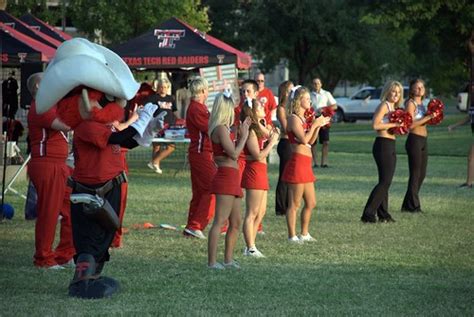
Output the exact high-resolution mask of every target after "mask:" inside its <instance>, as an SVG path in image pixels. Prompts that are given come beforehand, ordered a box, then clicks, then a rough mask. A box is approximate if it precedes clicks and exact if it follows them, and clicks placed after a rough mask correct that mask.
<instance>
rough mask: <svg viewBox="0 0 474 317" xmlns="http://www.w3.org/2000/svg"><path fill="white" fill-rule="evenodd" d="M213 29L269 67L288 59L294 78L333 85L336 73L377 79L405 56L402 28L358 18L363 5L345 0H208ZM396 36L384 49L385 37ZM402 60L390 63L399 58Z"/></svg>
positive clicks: (399, 64) (398, 67) (337, 78)
mask: <svg viewBox="0 0 474 317" xmlns="http://www.w3.org/2000/svg"><path fill="white" fill-rule="evenodd" d="M205 3H206V4H207V5H208V6H209V15H210V18H211V20H212V22H213V34H215V35H216V36H219V37H220V38H222V39H223V40H225V41H228V42H229V43H231V44H234V45H236V46H238V47H239V48H242V49H248V50H250V51H251V52H252V55H253V56H255V57H257V58H260V59H261V60H262V65H260V68H262V69H264V70H269V69H271V68H273V67H274V66H275V65H276V64H278V63H279V62H280V60H281V59H287V60H288V61H289V67H290V70H291V72H292V73H296V76H294V77H296V79H297V81H298V83H301V84H304V83H309V81H310V80H311V79H312V78H313V77H315V76H319V77H321V78H322V79H323V82H324V83H325V87H326V88H328V89H329V90H332V89H333V88H334V87H335V86H336V85H337V83H338V82H339V81H340V80H341V79H347V80H352V81H356V82H373V83H378V82H380V78H381V74H383V73H387V72H392V73H393V72H400V70H401V68H402V66H403V65H402V62H404V61H406V60H409V56H408V55H409V53H408V48H407V46H406V45H403V41H405V38H406V34H403V33H398V32H394V31H392V30H388V29H387V28H386V27H384V26H378V25H369V24H364V23H360V18H361V17H362V16H364V14H365V11H363V10H365V7H361V6H358V5H355V4H354V5H349V4H348V1H344V0H320V1H317V2H315V1H311V0H298V1H295V2H289V1H286V0H253V1H250V0H229V1H226V2H225V5H224V4H223V3H222V2H220V1H218V0H207V1H205ZM393 38H397V39H400V43H401V44H400V45H396V46H394V47H392V48H391V49H388V48H387V47H386V46H387V45H386V43H388V40H387V39H393ZM398 57H404V58H400V61H401V62H397V63H392V62H390V61H394V60H398V59H399V58H398Z"/></svg>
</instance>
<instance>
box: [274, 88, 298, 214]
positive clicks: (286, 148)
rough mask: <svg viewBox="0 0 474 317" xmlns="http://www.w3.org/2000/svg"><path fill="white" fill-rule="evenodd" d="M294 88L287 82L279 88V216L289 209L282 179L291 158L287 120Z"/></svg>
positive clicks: (277, 196)
mask: <svg viewBox="0 0 474 317" xmlns="http://www.w3.org/2000/svg"><path fill="white" fill-rule="evenodd" d="M293 87H294V85H293V82H291V81H290V80H286V81H284V82H282V83H281V84H280V86H279V87H278V108H277V119H278V122H280V127H281V135H280V142H278V146H277V152H278V156H279V157H280V166H279V173H278V183H277V186H276V192H275V214H276V215H277V216H284V215H285V214H286V209H287V208H288V185H287V184H286V183H285V182H282V180H281V177H282V176H283V171H284V170H285V166H286V163H287V162H288V161H289V160H290V158H291V145H290V142H289V141H288V135H287V134H286V127H287V125H288V123H287V118H286V105H287V103H288V99H289V95H290V92H291V89H292V88H293Z"/></svg>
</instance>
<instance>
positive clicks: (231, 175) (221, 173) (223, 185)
mask: <svg viewBox="0 0 474 317" xmlns="http://www.w3.org/2000/svg"><path fill="white" fill-rule="evenodd" d="M211 193H212V194H216V195H232V196H235V197H240V198H241V197H243V196H244V193H243V192H242V188H240V173H239V169H238V168H233V167H228V166H220V167H218V168H217V173H216V175H215V176H214V179H213V180H212V183H211Z"/></svg>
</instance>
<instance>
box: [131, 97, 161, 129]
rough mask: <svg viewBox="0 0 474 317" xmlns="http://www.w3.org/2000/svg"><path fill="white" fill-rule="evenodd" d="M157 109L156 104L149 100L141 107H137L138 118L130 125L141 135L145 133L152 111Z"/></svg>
mask: <svg viewBox="0 0 474 317" xmlns="http://www.w3.org/2000/svg"><path fill="white" fill-rule="evenodd" d="M156 109H158V106H157V105H155V104H152V103H151V102H149V103H147V104H146V105H145V106H144V107H143V108H141V109H138V111H137V112H138V120H137V121H135V122H134V123H132V124H131V125H130V126H131V127H132V128H134V129H135V130H137V132H138V134H139V135H140V136H141V137H142V136H143V133H145V129H146V128H147V126H148V123H149V122H150V120H151V119H152V118H153V113H154V112H155V111H156Z"/></svg>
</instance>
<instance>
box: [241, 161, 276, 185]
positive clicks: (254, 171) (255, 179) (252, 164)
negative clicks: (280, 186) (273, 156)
mask: <svg viewBox="0 0 474 317" xmlns="http://www.w3.org/2000/svg"><path fill="white" fill-rule="evenodd" d="M242 188H246V189H261V190H269V189H270V184H269V183H268V174H267V164H265V163H262V162H259V161H247V164H245V169H244V174H243V175H242Z"/></svg>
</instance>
